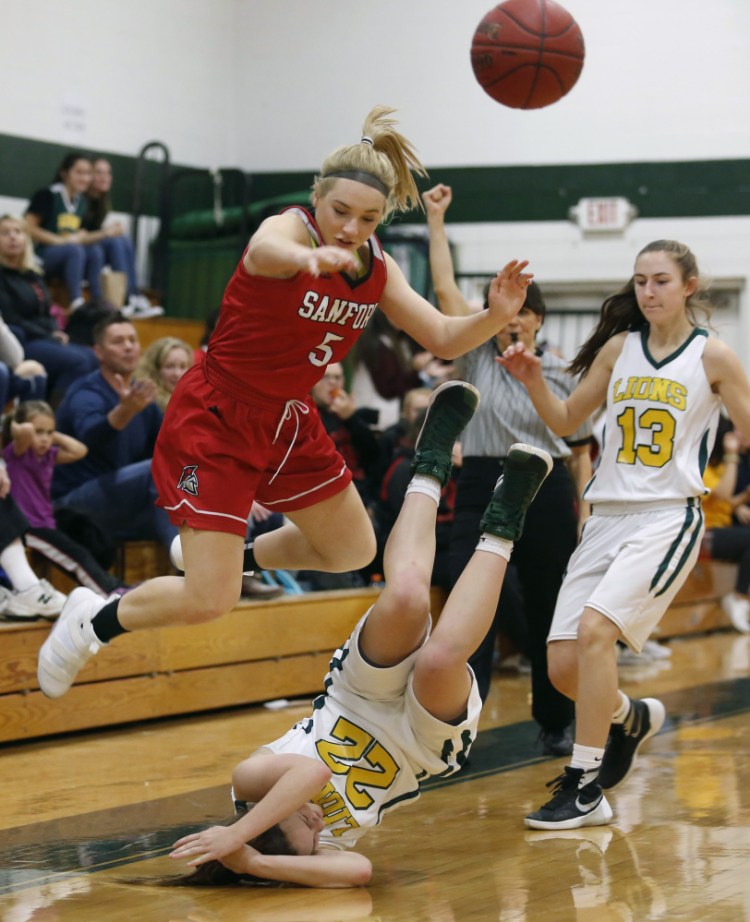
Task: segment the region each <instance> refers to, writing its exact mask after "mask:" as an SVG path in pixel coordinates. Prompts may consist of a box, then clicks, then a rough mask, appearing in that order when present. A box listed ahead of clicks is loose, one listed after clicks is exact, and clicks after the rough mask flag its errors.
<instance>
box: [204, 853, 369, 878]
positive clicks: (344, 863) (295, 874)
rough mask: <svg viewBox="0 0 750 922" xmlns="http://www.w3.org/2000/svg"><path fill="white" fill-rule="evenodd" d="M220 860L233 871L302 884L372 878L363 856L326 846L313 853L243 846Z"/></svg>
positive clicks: (367, 861) (367, 863)
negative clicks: (283, 852) (264, 850)
mask: <svg viewBox="0 0 750 922" xmlns="http://www.w3.org/2000/svg"><path fill="white" fill-rule="evenodd" d="M221 863H222V864H223V865H224V866H225V867H227V868H229V870H230V871H234V872H235V873H236V874H253V875H254V876H255V877H262V878H263V879H264V880H283V881H286V882H287V883H290V884H299V885H301V886H303V887H363V886H365V884H367V883H369V881H370V878H371V877H372V864H371V863H370V861H369V859H367V858H365V856H364V855H360V854H359V853H358V852H348V851H347V852H344V851H341V852H340V851H337V850H335V849H329V848H323V849H320V850H319V851H318V852H316V853H315V854H314V855H261V853H260V852H258V851H256V850H255V849H254V848H251V847H250V846H249V845H246V846H244V847H243V848H242V849H239V850H238V851H237V852H233V853H232V854H231V855H226V856H225V857H224V858H222V860H221Z"/></svg>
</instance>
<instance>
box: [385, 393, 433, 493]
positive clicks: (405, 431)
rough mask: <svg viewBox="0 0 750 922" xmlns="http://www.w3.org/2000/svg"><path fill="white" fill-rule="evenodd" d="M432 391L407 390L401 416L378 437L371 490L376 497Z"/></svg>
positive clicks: (402, 402) (425, 407) (406, 442)
mask: <svg viewBox="0 0 750 922" xmlns="http://www.w3.org/2000/svg"><path fill="white" fill-rule="evenodd" d="M431 393H432V389H431V388H429V387H413V388H411V390H408V391H407V392H406V393H405V394H404V397H403V400H402V401H401V415H400V416H399V418H398V420H397V421H396V422H395V423H393V424H392V425H390V426H386V428H385V429H381V430H380V433H379V435H378V453H379V459H378V466H377V469H376V470H375V472H374V477H373V489H374V492H375V494H376V495H377V494H378V492H379V491H380V486H381V484H382V481H383V477H384V476H385V472H386V471H387V470H388V468H389V467H390V466H391V464H392V463H393V461H394V459H395V458H396V455H397V454H398V453H399V452H400V450H401V448H402V446H403V445H407V447H408V442H409V436H410V432H411V429H412V425H413V423H414V422H415V420H416V418H417V417H418V416H419V414H420V412H422V411H423V410H426V409H427V404H428V403H429V401H430V394H431Z"/></svg>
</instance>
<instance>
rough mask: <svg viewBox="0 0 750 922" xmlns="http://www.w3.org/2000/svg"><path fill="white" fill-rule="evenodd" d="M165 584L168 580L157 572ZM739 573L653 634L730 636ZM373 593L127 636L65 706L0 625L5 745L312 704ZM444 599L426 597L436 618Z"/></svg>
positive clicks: (32, 638)
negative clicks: (727, 602)
mask: <svg viewBox="0 0 750 922" xmlns="http://www.w3.org/2000/svg"><path fill="white" fill-rule="evenodd" d="M149 544H150V542H146V543H145V544H144V545H141V546H139V544H138V543H137V544H135V545H134V546H129V547H128V548H126V561H127V560H128V559H129V561H130V562H129V563H128V564H127V565H128V566H129V567H130V566H132V567H134V568H136V569H135V570H128V573H129V574H132V573H134V572H140V573H142V574H143V578H148V576H150V575H154V574H153V572H152V570H153V568H154V566H156V567H157V568H158V566H160V564H158V563H155V561H156V560H157V557H158V554H157V557H154V556H153V555H154V554H155V553H156V552H155V551H154V547H149V546H148V545H149ZM162 572H163V571H162ZM734 576H735V566H734V565H733V564H723V563H719V562H717V561H700V562H699V563H698V564H697V565H696V567H695V569H694V570H693V573H692V574H691V575H690V577H689V578H688V580H687V582H686V584H685V586H683V587H682V589H681V590H680V592H679V593H678V595H677V597H676V599H675V601H674V603H673V605H672V606H671V607H670V609H669V611H668V612H667V613H666V615H665V616H664V618H663V620H662V622H661V624H660V625H659V630H658V635H657V636H658V637H659V638H661V639H665V638H670V637H678V636H685V635H688V634H695V633H697V632H703V631H709V630H715V629H717V628H726V627H729V626H730V623H729V619H728V618H727V617H726V615H725V614H724V612H723V611H722V609H721V607H720V605H719V599H720V598H721V596H722V595H724V594H725V593H726V592H729V591H730V590H731V589H732V588H733V585H734ZM378 592H379V590H378V589H377V588H366V589H348V590H345V589H341V590H335V591H331V592H314V593H307V594H305V595H302V596H299V595H287V596H283V597H281V598H278V599H274V600H273V601H270V602H266V601H257V602H256V601H253V602H245V601H243V602H241V603H240V604H239V605H238V606H237V607H236V608H235V609H234V611H232V612H230V613H229V614H228V615H226V616H224V617H223V618H221V619H219V620H218V621H214V622H211V623H209V624H205V625H197V626H192V627H174V628H161V629H158V630H151V631H144V632H139V633H135V634H129V635H125V636H123V637H120V638H118V639H117V641H116V642H115V643H113V644H112V646H111V647H110V648H109V649H107V650H105V651H102V653H101V654H100V655H99V656H96V657H94V658H93V659H92V660H91V661H90V662H89V663H88V664H87V665H86V667H85V669H84V670H83V671H82V673H81V675H80V677H79V680H78V681H77V682H76V684H75V685H74V686H73V687H72V688H71V690H70V692H69V693H68V694H67V695H66V696H65V698H64V699H62V701H53V700H50V699H48V698H46V697H45V696H44V695H43V694H42V692H41V691H40V690H39V687H38V684H37V680H36V664H37V654H38V652H39V647H40V646H41V644H42V643H43V642H44V640H45V638H46V637H47V633H48V631H49V625H47V624H46V623H44V622H32V623H29V624H13V623H10V622H7V623H0V743H2V742H10V741H14V740H16V741H17V740H26V739H33V738H36V737H42V736H49V735H53V734H60V733H67V732H71V731H76V730H85V729H93V728H97V727H110V726H115V725H118V724H125V723H130V722H133V721H141V720H148V719H152V718H158V717H172V716H176V715H183V714H191V713H197V712H201V711H211V710H215V709H219V708H228V707H235V706H240V705H247V704H253V703H258V702H262V701H268V700H271V699H274V698H296V697H300V696H312V695H314V694H316V693H317V692H319V691H321V690H322V679H323V676H324V675H325V673H326V671H327V668H328V662H329V659H330V655H331V652H332V651H333V650H334V649H336V647H337V646H339V644H340V643H341V642H342V641H343V640H344V638H345V637H347V636H348V634H349V632H350V631H351V629H352V628H353V626H354V625H355V624H356V622H357V620H358V619H359V618H360V617H361V615H362V614H364V612H365V611H366V610H367V608H368V607H369V606H370V605H371V604H372V603H373V602H374V601H375V599H376V598H377V595H378ZM443 602H444V593H442V592H441V591H440V590H433V598H432V610H433V613H434V614H436V615H438V614H439V612H440V610H441V608H442V605H443Z"/></svg>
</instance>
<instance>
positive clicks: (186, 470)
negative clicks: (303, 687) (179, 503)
mask: <svg viewBox="0 0 750 922" xmlns="http://www.w3.org/2000/svg"><path fill="white" fill-rule="evenodd" d="M197 470H198V465H197V464H188V465H186V466H185V467H183V469H182V473H181V474H180V479H179V480H178V482H177V489H178V490H184V491H185V492H186V493H190V495H191V496H197V495H198V475H197V474H196V473H195V472H196V471H197Z"/></svg>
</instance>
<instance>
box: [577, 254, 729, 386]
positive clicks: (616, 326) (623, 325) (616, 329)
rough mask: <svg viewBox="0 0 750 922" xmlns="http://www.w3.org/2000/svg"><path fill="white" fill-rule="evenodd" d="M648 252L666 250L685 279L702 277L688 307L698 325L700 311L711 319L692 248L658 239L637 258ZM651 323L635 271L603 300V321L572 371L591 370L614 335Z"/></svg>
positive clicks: (692, 318)
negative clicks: (637, 293) (639, 294)
mask: <svg viewBox="0 0 750 922" xmlns="http://www.w3.org/2000/svg"><path fill="white" fill-rule="evenodd" d="M644 253H666V254H667V256H669V258H670V259H671V260H672V261H673V262H674V263H675V265H676V266H677V268H678V269H679V270H680V276H681V278H682V281H683V282H687V280H688V279H690V278H697V279H698V287H697V288H696V290H695V292H694V293H693V294H692V295H690V296H689V297H688V299H687V301H686V302H685V310H686V312H687V316H688V319H689V320H690V322H691V323H692V324H693V325H694V326H699V317H698V315H699V314H702V315H703V316H702V319H703V321H704V322H706V323H707V322H708V321H709V320H710V317H711V312H712V310H713V307H712V304H711V300H710V298H709V296H708V294H707V290H706V289H707V283H706V281H705V279H702V278H701V275H700V272H699V271H698V263H697V260H696V258H695V256H694V255H693V253H692V251H691V250H690V248H689V247H687V246H685V244H684V243H679V242H678V241H677V240H654V241H653V242H652V243H649V244H647V245H646V246H645V247H644V248H643V249H642V250H641V251H640V253H639V254H638V256H637V257H636V260H637V259H638V258H639V257H640V256H642V255H643V254H644ZM647 326H648V321H647V320H646V318H645V317H644V316H643V314H642V313H641V310H640V308H639V307H638V301H637V300H636V296H635V276H634V275H631V277H630V279H629V281H628V282H627V284H626V285H624V286H623V287H622V288H621V289H620V290H619V291H617V292H615V294H613V295H611V296H610V297H609V298H607V300H606V301H605V302H604V304H602V308H601V311H600V313H599V322H598V323H597V325H596V327H595V328H594V331H593V333H592V334H591V335H590V336H589V338H588V339H587V340H586V342H585V343H584V344H583V345H582V346H581V348H580V349H579V350H578V355H577V356H576V357H575V358H574V359H573V361H572V362H571V363H570V365H569V366H568V371H570V372H571V373H572V374H581V373H585V372H587V371H588V370H589V368H591V365H592V363H593V361H594V359H595V358H596V356H597V355H598V354H599V351H600V349H601V348H602V346H603V345H604V344H605V343H606V342H607V341H608V340H610V339H612V337H613V336H616V335H617V334H618V333H623V332H624V331H626V330H628V331H632V330H642V329H644V328H645V327H647Z"/></svg>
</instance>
